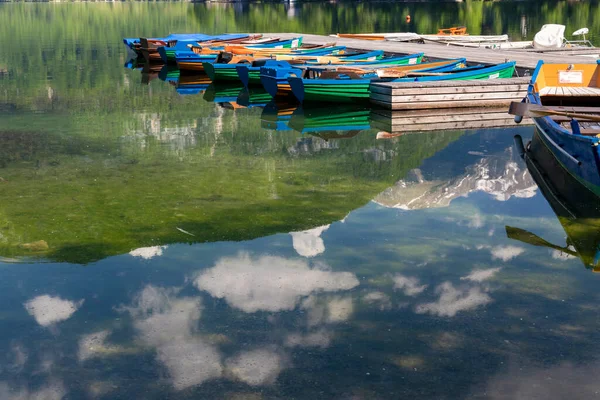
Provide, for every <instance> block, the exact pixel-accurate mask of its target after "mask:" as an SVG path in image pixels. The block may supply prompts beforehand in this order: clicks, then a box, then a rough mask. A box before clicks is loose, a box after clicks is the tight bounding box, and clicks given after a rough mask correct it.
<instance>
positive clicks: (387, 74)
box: [377, 69, 449, 78]
mask: <svg viewBox="0 0 600 400" xmlns="http://www.w3.org/2000/svg"><path fill="white" fill-rule="evenodd" d="M448 74H449V73H448V72H419V71H386V70H385V69H378V70H377V75H378V76H379V77H380V78H406V77H410V76H444V75H448Z"/></svg>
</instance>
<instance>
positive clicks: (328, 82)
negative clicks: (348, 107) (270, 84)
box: [288, 62, 515, 103]
mask: <svg viewBox="0 0 600 400" xmlns="http://www.w3.org/2000/svg"><path fill="white" fill-rule="evenodd" d="M514 69H515V63H514V62H508V63H503V64H499V65H494V66H491V67H484V66H478V67H470V68H465V69H460V70H456V71H449V72H439V73H434V74H429V73H428V74H427V75H426V76H417V77H412V78H397V79H377V78H370V77H369V78H359V79H356V78H352V77H350V76H348V75H344V74H339V75H338V76H337V77H336V78H334V79H321V78H319V77H316V78H313V79H307V78H299V77H289V78H288V82H289V84H290V86H291V88H292V93H293V94H294V96H295V97H296V98H297V99H298V100H299V101H300V102H301V103H303V102H306V101H310V102H335V103H339V102H344V103H348V102H356V101H368V100H369V98H370V96H371V91H370V87H371V83H373V82H416V81H442V80H470V79H498V78H510V77H512V75H513V73H514Z"/></svg>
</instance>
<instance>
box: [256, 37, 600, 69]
mask: <svg viewBox="0 0 600 400" xmlns="http://www.w3.org/2000/svg"><path fill="white" fill-rule="evenodd" d="M265 35H272V36H278V37H281V38H282V39H290V38H293V37H298V36H302V37H303V38H304V42H305V43H310V44H326V43H331V42H336V43H337V44H338V45H339V46H346V47H347V48H349V49H356V50H364V51H371V50H383V51H385V52H388V53H397V54H414V53H421V52H423V53H425V55H426V56H427V57H429V58H432V59H447V60H449V59H454V58H463V57H464V58H466V59H467V61H468V62H470V63H476V64H500V63H503V62H506V61H515V62H516V63H517V68H518V69H519V70H520V71H526V70H529V72H533V70H534V69H535V66H536V65H537V63H538V60H544V62H548V63H564V62H569V63H578V64H594V63H595V62H596V60H595V59H593V58H591V57H583V56H580V55H575V54H574V53H573V51H572V50H571V52H570V53H569V55H568V56H565V54H564V53H561V54H556V53H555V52H545V53H537V52H534V51H522V50H515V49H483V48H477V47H475V48H471V47H459V46H446V45H442V44H439V43H405V42H388V41H385V40H382V41H371V40H360V39H346V38H337V37H331V36H323V35H310V34H309V35H307V34H300V33H269V34H265Z"/></svg>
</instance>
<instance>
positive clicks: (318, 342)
mask: <svg viewBox="0 0 600 400" xmlns="http://www.w3.org/2000/svg"><path fill="white" fill-rule="evenodd" d="M332 338H333V334H332V333H331V332H329V331H327V330H325V329H321V330H319V331H316V332H311V333H307V334H306V335H302V334H301V333H292V334H289V335H288V336H287V337H286V338H285V345H286V346H287V347H321V348H325V347H328V346H329V343H331V339H332Z"/></svg>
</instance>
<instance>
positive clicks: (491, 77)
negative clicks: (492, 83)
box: [490, 72, 500, 79]
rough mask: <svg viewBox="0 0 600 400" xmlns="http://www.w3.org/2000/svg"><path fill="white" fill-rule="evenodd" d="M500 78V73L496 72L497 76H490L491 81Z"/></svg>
mask: <svg viewBox="0 0 600 400" xmlns="http://www.w3.org/2000/svg"><path fill="white" fill-rule="evenodd" d="M498 78H500V72H496V73H495V74H491V75H490V79H498Z"/></svg>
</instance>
